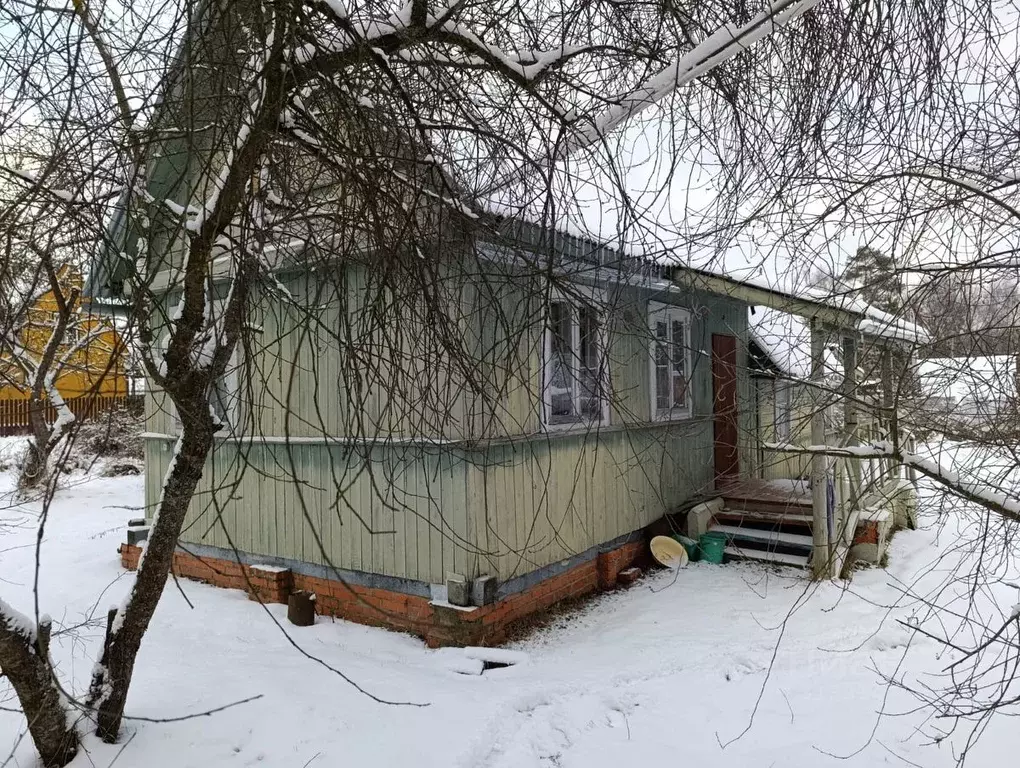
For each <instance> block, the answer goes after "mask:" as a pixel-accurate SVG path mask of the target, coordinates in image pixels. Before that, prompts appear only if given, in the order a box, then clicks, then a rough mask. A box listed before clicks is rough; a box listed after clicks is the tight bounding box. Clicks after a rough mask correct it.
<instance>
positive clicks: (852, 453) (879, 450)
mask: <svg viewBox="0 0 1020 768" xmlns="http://www.w3.org/2000/svg"><path fill="white" fill-rule="evenodd" d="M765 448H767V449H769V450H776V451H783V452H786V453H806V454H815V455H818V454H820V455H823V456H837V457H846V458H856V459H893V460H894V461H897V462H899V463H900V464H902V465H903V466H905V467H909V468H911V469H915V470H917V471H918V472H920V473H921V474H922V475H924V476H925V477H927V478H929V479H931V480H934V481H935V482H936V483H938V484H939V485H942V486H943V487H945V488H947V489H948V490H949V491H950V492H951V493H952V494H954V495H955V496H958V497H960V498H962V499H965V500H967V501H971V502H974V503H975V504H979V505H981V506H982V507H984V508H985V509H989V510H991V511H993V512H997V513H998V514H1000V515H1002V516H1003V517H1005V518H1007V519H1009V520H1014V521H1016V522H1020V499H1018V498H1016V497H1014V496H1009V495H1007V494H1005V493H1002V492H1000V491H997V490H994V489H993V488H990V487H989V486H988V485H987V484H986V483H981V482H976V481H973V480H968V479H967V478H965V477H962V476H961V475H960V473H959V472H955V471H953V470H951V469H946V468H945V467H943V466H942V465H941V464H940V463H939V462H937V461H933V460H932V459H928V458H925V457H924V456H920V455H918V454H916V453H913V452H910V451H904V450H898V449H897V448H896V446H895V445H894V444H893V443H891V442H889V441H886V440H884V441H879V442H873V443H869V444H867V445H793V444H790V443H766V444H765Z"/></svg>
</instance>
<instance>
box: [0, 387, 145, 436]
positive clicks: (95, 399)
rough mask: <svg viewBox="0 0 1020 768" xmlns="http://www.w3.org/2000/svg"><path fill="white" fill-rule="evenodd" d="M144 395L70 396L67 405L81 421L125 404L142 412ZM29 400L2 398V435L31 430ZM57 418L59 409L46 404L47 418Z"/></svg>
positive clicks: (0, 430)
mask: <svg viewBox="0 0 1020 768" xmlns="http://www.w3.org/2000/svg"><path fill="white" fill-rule="evenodd" d="M143 398H144V395H113V396H102V397H100V396H98V395H88V396H85V397H69V398H67V401H66V402H67V405H68V407H69V408H70V409H71V412H72V413H73V414H74V415H75V417H76V418H77V419H79V420H81V421H89V420H90V419H95V418H98V417H99V416H101V415H102V414H104V413H106V412H107V411H109V410H110V409H111V408H116V407H117V406H123V407H126V408H128V409H129V410H132V411H137V412H138V413H141V408H142V401H143ZM28 402H29V401H28V400H0V436H3V437H7V436H9V435H27V434H29V433H30V432H31V427H30V425H29V421H28ZM56 418H57V409H56V408H54V407H53V406H52V405H47V406H46V419H47V421H49V422H50V423H52V422H53V421H54V420H55V419H56Z"/></svg>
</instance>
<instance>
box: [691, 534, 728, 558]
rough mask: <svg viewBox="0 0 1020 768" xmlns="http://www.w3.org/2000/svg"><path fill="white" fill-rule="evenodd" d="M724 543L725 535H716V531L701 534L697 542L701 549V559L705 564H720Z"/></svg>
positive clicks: (725, 541) (725, 540)
mask: <svg viewBox="0 0 1020 768" xmlns="http://www.w3.org/2000/svg"><path fill="white" fill-rule="evenodd" d="M726 543H727V537H726V534H725V533H718V532H716V531H709V532H708V533H703V534H702V535H701V538H700V539H699V540H698V544H699V546H700V548H701V559H702V560H704V561H705V562H706V563H721V562H722V561H723V551H724V550H725V549H726Z"/></svg>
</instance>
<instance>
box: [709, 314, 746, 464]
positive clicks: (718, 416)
mask: <svg viewBox="0 0 1020 768" xmlns="http://www.w3.org/2000/svg"><path fill="white" fill-rule="evenodd" d="M712 398H713V407H712V412H713V414H714V422H715V479H716V482H718V481H720V480H725V479H728V478H733V479H736V478H737V476H738V475H739V474H740V461H739V459H738V457H737V339H736V337H735V336H726V335H723V334H716V333H713V334H712Z"/></svg>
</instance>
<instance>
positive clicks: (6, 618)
mask: <svg viewBox="0 0 1020 768" xmlns="http://www.w3.org/2000/svg"><path fill="white" fill-rule="evenodd" d="M5 634H11V635H14V636H15V637H17V638H18V639H19V640H21V641H22V642H24V643H26V644H27V645H34V644H35V637H36V629H35V622H34V621H32V619H30V618H29V617H28V616H26V615H25V614H23V613H22V612H21V611H19V610H17V609H15V608H13V607H11V606H10V605H8V604H7V603H5V602H4V601H3V600H2V599H0V640H3V637H4V635H5Z"/></svg>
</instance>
